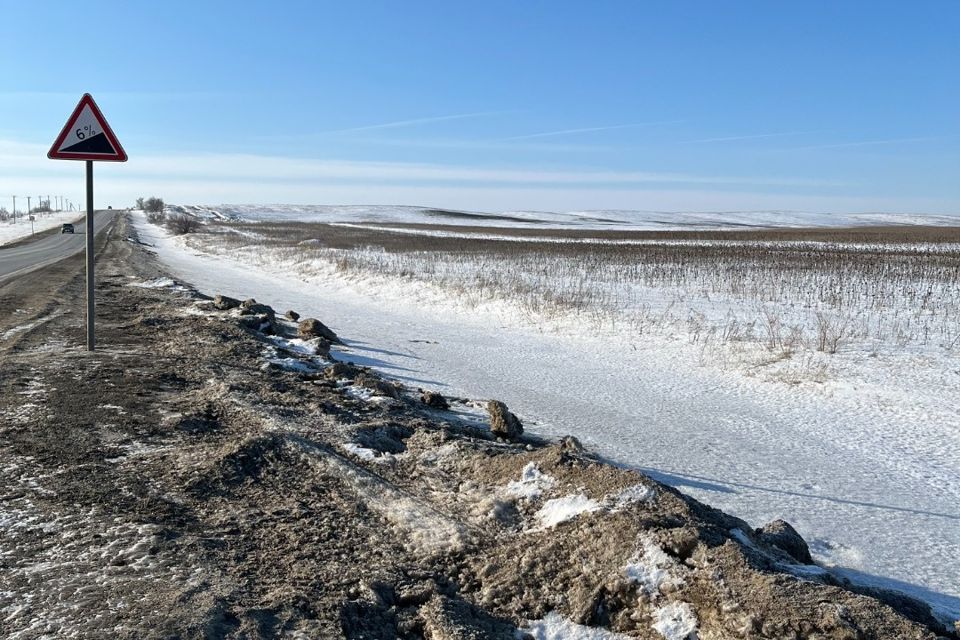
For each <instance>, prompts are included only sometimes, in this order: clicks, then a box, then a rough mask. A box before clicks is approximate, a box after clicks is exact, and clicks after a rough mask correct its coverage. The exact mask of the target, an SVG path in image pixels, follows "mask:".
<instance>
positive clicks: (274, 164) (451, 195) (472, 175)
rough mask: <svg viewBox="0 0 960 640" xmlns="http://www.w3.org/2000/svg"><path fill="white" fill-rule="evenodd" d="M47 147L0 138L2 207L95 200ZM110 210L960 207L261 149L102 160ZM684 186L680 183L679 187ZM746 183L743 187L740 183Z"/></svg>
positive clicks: (101, 181) (101, 188)
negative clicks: (141, 205)
mask: <svg viewBox="0 0 960 640" xmlns="http://www.w3.org/2000/svg"><path fill="white" fill-rule="evenodd" d="M46 151H47V149H46V147H45V146H41V145H34V144H24V143H18V142H10V141H3V140H0V203H2V204H3V206H7V207H8V208H9V204H8V203H7V198H6V196H7V195H9V194H17V195H18V196H19V195H21V194H22V195H27V194H30V195H35V194H44V195H46V194H56V195H65V196H67V197H69V198H71V199H72V200H73V201H74V202H81V201H82V200H83V188H84V184H83V163H81V162H63V161H52V160H48V159H47V158H46ZM95 176H96V197H97V203H98V206H106V205H107V204H112V205H114V206H123V205H126V204H129V203H130V202H132V201H133V200H134V199H135V198H136V197H138V196H142V195H158V196H162V197H164V198H165V199H167V201H169V202H185V203H208V204H217V203H223V202H228V203H241V202H246V203H258V202H259V203H267V202H272V203H290V204H410V205H425V206H443V207H453V208H462V209H477V210H489V211H498V210H499V211H502V210H510V209H548V210H554V211H565V210H583V209H656V210H668V211H669V210H717V209H735V210H754V209H800V210H810V211H836V212H854V211H912V212H918V211H924V212H929V213H958V209H960V207H958V206H957V203H956V202H955V201H951V200H948V199H935V198H885V197H853V196H836V197H834V196H817V195H803V194H788V193H768V192H764V191H765V188H769V187H778V188H779V190H780V191H783V190H784V187H798V188H807V189H801V190H809V189H808V188H809V187H816V186H823V185H830V184H831V183H829V182H827V183H822V182H818V181H815V180H804V179H793V178H786V179H781V180H776V179H766V178H756V179H753V178H737V177H725V176H715V177H711V176H697V175H688V174H677V173H657V172H637V171H572V170H564V171H545V170H530V169H512V168H478V167H457V166H446V165H433V164H413V163H389V162H344V161H334V160H313V159H299V158H283V157H270V156H254V155H239V154H235V155H230V154H209V155H199V154H191V155H184V156H163V155H148V156H138V155H137V154H136V153H135V152H133V153H132V155H131V160H130V162H128V163H124V164H114V163H97V165H96V172H95ZM668 185H673V186H668ZM734 189H735V190H734Z"/></svg>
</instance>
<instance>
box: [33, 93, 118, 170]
mask: <svg viewBox="0 0 960 640" xmlns="http://www.w3.org/2000/svg"><path fill="white" fill-rule="evenodd" d="M47 157H48V158H50V159H52V160H102V161H105V162H126V161H127V152H126V151H124V150H123V147H121V146H120V141H119V140H117V136H115V135H113V130H112V129H111V128H110V125H109V124H107V119H106V118H104V117H103V113H101V112H100V108H99V107H97V103H96V102H94V101H93V96H91V95H90V94H89V93H85V94H83V97H82V98H80V103H79V104H77V108H76V109H74V110H73V115H71V116H70V118H69V119H68V120H67V124H66V125H65V126H64V127H63V131H61V132H60V135H59V136H57V140H56V142H54V143H53V146H52V147H50V151H48V152H47Z"/></svg>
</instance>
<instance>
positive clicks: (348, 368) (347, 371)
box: [324, 362, 360, 380]
mask: <svg viewBox="0 0 960 640" xmlns="http://www.w3.org/2000/svg"><path fill="white" fill-rule="evenodd" d="M359 374H360V372H359V371H357V368H356V367H354V366H353V365H349V364H347V363H346V362H337V363H335V364H332V365H330V366H329V367H327V369H326V371H324V375H325V376H326V377H327V378H329V379H330V380H342V379H343V378H347V379H349V380H353V379H354V378H356V377H357V376H358V375H359Z"/></svg>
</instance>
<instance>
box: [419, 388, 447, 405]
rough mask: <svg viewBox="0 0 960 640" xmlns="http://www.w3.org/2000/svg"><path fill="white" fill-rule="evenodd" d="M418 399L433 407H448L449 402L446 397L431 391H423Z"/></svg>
mask: <svg viewBox="0 0 960 640" xmlns="http://www.w3.org/2000/svg"><path fill="white" fill-rule="evenodd" d="M420 401H421V402H422V403H423V404H425V405H427V406H428V407H431V408H433V409H449V408H450V404H449V403H448V402H447V399H446V398H444V397H443V396H442V395H440V394H439V393H435V392H433V391H424V392H423V394H422V395H421V396H420Z"/></svg>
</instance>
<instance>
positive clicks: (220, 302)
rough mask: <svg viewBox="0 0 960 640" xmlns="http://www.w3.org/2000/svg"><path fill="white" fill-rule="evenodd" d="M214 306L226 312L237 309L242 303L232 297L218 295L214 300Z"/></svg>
mask: <svg viewBox="0 0 960 640" xmlns="http://www.w3.org/2000/svg"><path fill="white" fill-rule="evenodd" d="M213 306H214V307H215V308H217V309H219V310H221V311H226V310H228V309H236V308H237V307H239V306H240V301H239V300H237V299H236V298H231V297H230V296H225V295H223V294H220V293H218V294H217V295H216V296H215V297H214V298H213Z"/></svg>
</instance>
